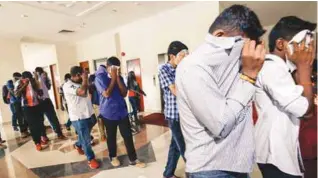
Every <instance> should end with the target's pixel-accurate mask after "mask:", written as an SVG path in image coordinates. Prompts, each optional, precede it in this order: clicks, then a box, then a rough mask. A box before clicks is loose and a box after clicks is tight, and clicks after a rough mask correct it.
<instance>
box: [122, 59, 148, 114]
mask: <svg viewBox="0 0 318 178" xmlns="http://www.w3.org/2000/svg"><path fill="white" fill-rule="evenodd" d="M133 61H139V69H140V83H138V84H139V87H140V88H141V89H143V87H142V72H141V60H140V58H135V59H129V60H126V71H127V74H128V72H129V71H128V63H130V62H133ZM139 104H140V106H139V107H140V112H144V111H145V100H144V96H143V95H141V96H140V103H139Z"/></svg>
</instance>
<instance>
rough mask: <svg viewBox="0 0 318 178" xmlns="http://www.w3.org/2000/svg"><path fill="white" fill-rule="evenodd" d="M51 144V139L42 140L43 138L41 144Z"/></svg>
mask: <svg viewBox="0 0 318 178" xmlns="http://www.w3.org/2000/svg"><path fill="white" fill-rule="evenodd" d="M48 144H49V141H48V140H42V139H41V145H48Z"/></svg>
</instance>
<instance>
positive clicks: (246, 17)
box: [159, 5, 317, 178]
mask: <svg viewBox="0 0 318 178" xmlns="http://www.w3.org/2000/svg"><path fill="white" fill-rule="evenodd" d="M315 29H316V24H314V23H310V22H308V21H304V20H302V19H300V18H298V17H295V16H287V17H283V18H281V19H280V20H279V21H278V22H277V24H276V25H275V26H274V27H273V29H272V30H271V32H270V35H269V54H267V52H266V49H265V44H264V42H263V40H262V39H261V37H262V35H263V34H264V33H265V30H264V29H263V27H262V25H261V23H260V21H259V19H258V17H257V15H256V14H255V13H254V12H253V11H252V10H251V9H249V8H247V7H245V6H242V5H233V6H231V7H229V8H227V9H225V10H224V11H223V12H222V13H221V14H220V15H219V16H218V17H217V18H216V20H215V21H214V22H213V23H212V25H211V26H210V29H209V33H208V35H207V36H206V38H205V42H204V43H203V44H202V45H200V46H199V47H198V48H197V49H196V50H194V51H193V52H191V54H189V52H188V47H187V46H186V45H184V44H183V43H181V42H179V41H174V42H172V43H171V44H170V46H169V48H168V56H169V61H168V63H166V64H164V65H163V66H161V67H160V69H159V80H160V86H161V88H162V89H163V91H164V100H165V117H166V120H168V124H169V127H170V129H171V133H172V139H171V144H170V148H169V155H168V162H167V165H166V169H165V171H164V173H163V176H164V178H177V176H175V175H174V172H175V170H176V166H177V163H178V160H179V157H180V155H181V156H182V157H183V159H184V161H185V162H186V173H187V177H188V178H220V177H222V178H246V177H248V174H249V173H251V172H252V170H253V167H254V165H255V163H258V167H259V168H260V170H261V172H262V175H263V177H264V178H297V177H299V178H300V177H302V175H303V172H304V171H306V170H304V167H303V164H302V159H301V154H300V149H299V141H298V135H299V126H300V121H301V120H306V119H309V118H312V113H313V112H312V111H313V108H314V105H313V101H314V93H313V87H312V81H311V76H312V67H313V66H312V64H313V61H314V59H315V57H316V56H315V55H316V53H315V47H314V38H313V34H314V32H313V31H314V30H315ZM315 77H317V76H315ZM252 101H254V102H255V105H256V108H257V112H258V120H257V123H256V125H255V128H254V126H253V120H252ZM315 107H316V106H315ZM254 130H255V132H254ZM316 162H317V158H316Z"/></svg>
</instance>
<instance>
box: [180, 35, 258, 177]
mask: <svg viewBox="0 0 318 178" xmlns="http://www.w3.org/2000/svg"><path fill="white" fill-rule="evenodd" d="M243 44H244V40H243V39H242V38H240V37H233V38H221V37H215V36H212V35H210V34H208V35H207V37H206V39H205V42H204V43H203V44H202V45H201V46H200V47H199V48H197V49H196V50H194V51H193V52H192V53H191V54H190V55H188V56H187V57H186V58H184V59H183V60H182V62H181V63H180V64H179V65H178V67H177V73H176V88H177V104H178V110H179V113H180V124H181V129H182V133H183V136H184V140H185V143H186V153H185V157H186V159H187V162H186V172H189V173H193V172H202V171H212V170H223V171H232V172H241V173H249V172H252V170H253V166H254V164H255V143H254V137H253V120H252V108H251V101H252V97H253V95H254V93H255V86H253V85H252V84H250V83H249V82H246V81H244V80H242V79H240V77H239V76H240V73H239V70H240V63H241V59H240V57H241V55H240V54H241V51H242V47H243Z"/></svg>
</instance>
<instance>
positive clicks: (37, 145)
mask: <svg viewBox="0 0 318 178" xmlns="http://www.w3.org/2000/svg"><path fill="white" fill-rule="evenodd" d="M35 148H36V150H38V151H41V150H42V146H41V144H40V143H38V144H36V145H35Z"/></svg>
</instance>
